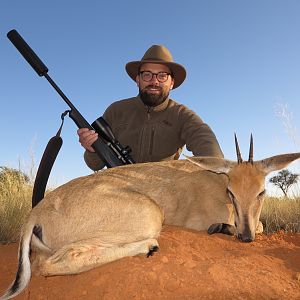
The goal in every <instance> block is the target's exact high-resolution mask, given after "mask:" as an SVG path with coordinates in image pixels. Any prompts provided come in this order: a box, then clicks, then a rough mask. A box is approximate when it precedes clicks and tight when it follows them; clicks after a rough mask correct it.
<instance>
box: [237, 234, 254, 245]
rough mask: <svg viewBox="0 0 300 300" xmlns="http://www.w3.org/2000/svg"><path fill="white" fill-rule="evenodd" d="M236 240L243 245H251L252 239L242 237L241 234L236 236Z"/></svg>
mask: <svg viewBox="0 0 300 300" xmlns="http://www.w3.org/2000/svg"><path fill="white" fill-rule="evenodd" d="M237 237H238V239H239V240H240V241H242V242H244V243H251V242H253V240H254V239H253V238H252V237H249V236H243V235H242V234H240V233H239V234H238V235H237Z"/></svg>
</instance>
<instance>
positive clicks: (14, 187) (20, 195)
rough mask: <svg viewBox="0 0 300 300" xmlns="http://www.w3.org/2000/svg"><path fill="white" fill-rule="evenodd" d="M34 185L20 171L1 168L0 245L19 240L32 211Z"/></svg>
mask: <svg viewBox="0 0 300 300" xmlns="http://www.w3.org/2000/svg"><path fill="white" fill-rule="evenodd" d="M31 196H32V185H31V183H30V180H29V177H28V176H27V175H26V174H24V173H23V172H22V171H20V170H16V169H12V168H8V167H0V243H8V242H13V241H16V240H18V238H19V234H20V229H21V226H22V224H23V223H24V222H25V220H26V217H27V216H28V214H29V212H30V210H31Z"/></svg>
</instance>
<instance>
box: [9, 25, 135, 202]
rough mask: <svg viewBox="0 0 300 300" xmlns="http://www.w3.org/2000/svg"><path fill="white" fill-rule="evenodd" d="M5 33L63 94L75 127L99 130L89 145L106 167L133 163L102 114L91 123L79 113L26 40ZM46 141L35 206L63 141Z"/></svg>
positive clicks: (15, 34)
mask: <svg viewBox="0 0 300 300" xmlns="http://www.w3.org/2000/svg"><path fill="white" fill-rule="evenodd" d="M7 37H8V38H9V40H10V41H11V42H12V43H13V45H14V46H15V47H16V48H17V50H18V51H19V52H20V53H21V54H22V56H23V57H24V58H25V60H26V61H27V62H28V63H29V64H30V65H31V67H32V68H33V69H34V70H35V71H36V73H37V74H38V75H39V76H41V77H42V76H44V77H45V78H46V79H47V80H48V81H49V83H50V84H51V85H52V87H53V88H54V89H55V90H56V91H57V92H58V94H59V95H60V96H61V97H62V98H63V100H64V101H65V102H66V104H67V105H68V106H69V107H70V110H68V111H67V113H68V114H69V117H70V118H71V119H72V120H73V121H74V122H75V124H76V125H77V127H78V128H88V129H93V130H95V131H96V132H97V133H98V134H99V138H98V139H97V140H96V141H95V142H94V143H93V144H92V147H93V149H94V150H95V152H96V153H97V154H98V156H99V157H100V158H101V159H102V161H103V162H104V163H105V165H106V166H107V167H108V168H111V167H116V166H121V165H126V164H133V163H134V160H133V159H132V157H131V156H130V152H131V149H130V148H129V147H128V146H127V147H123V146H122V145H121V144H120V143H119V142H118V140H117V139H116V138H115V136H114V134H113V132H112V130H111V128H110V126H109V124H108V123H107V122H106V121H105V120H104V119H103V118H102V117H100V118H98V119H97V120H95V121H94V122H93V123H92V125H90V124H89V123H88V122H87V121H86V120H85V118H84V117H83V116H82V115H81V114H80V112H79V111H78V110H77V109H76V107H75V106H74V105H73V104H72V102H71V101H70V100H69V99H68V98H67V96H66V95H65V94H64V93H63V92H62V90H61V89H60V88H59V87H58V86H57V85H56V83H55V82H54V81H53V80H52V79H51V77H50V76H49V75H48V74H47V73H48V68H47V67H46V65H45V64H44V63H43V62H42V61H41V59H40V58H39V57H38V56H37V55H36V54H35V52H34V51H33V50H32V49H31V48H30V46H29V45H28V44H27V43H26V42H25V40H24V39H23V38H22V37H21V35H20V34H19V33H18V32H17V31H16V30H15V29H13V30H11V31H9V32H8V33H7ZM62 119H63V117H62ZM53 138H55V137H53ZM53 138H52V139H53ZM59 138H60V137H59ZM60 139H61V138H60ZM50 142H51V140H50V141H49V143H50ZM49 143H48V145H47V147H46V150H45V152H44V155H43V158H42V160H41V163H40V166H39V170H38V173H37V177H36V180H35V185H34V191H33V199H32V203H33V206H35V205H36V204H37V203H38V202H39V201H40V200H41V199H42V198H43V197H44V191H45V188H46V184H47V180H48V177H49V174H50V171H51V168H52V166H53V164H54V161H55V159H56V156H57V154H58V151H59V149H60V147H61V144H62V141H61V140H59V141H57V140H55V141H54V144H55V146H53V145H51V144H50V146H49ZM48 148H49V149H48ZM35 188H36V189H35Z"/></svg>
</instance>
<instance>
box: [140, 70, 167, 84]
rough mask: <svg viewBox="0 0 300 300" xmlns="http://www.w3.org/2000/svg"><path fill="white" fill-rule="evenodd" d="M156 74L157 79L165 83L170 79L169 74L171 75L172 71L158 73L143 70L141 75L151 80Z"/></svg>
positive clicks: (144, 78)
mask: <svg viewBox="0 0 300 300" xmlns="http://www.w3.org/2000/svg"><path fill="white" fill-rule="evenodd" d="M154 75H155V76H156V79H157V80H158V81H159V82H161V83H163V82H166V81H167V80H168V76H169V75H171V74H170V73H167V72H158V73H152V72H150V71H141V72H140V76H141V77H142V79H143V80H144V81H146V82H149V81H151V80H152V79H153V76H154Z"/></svg>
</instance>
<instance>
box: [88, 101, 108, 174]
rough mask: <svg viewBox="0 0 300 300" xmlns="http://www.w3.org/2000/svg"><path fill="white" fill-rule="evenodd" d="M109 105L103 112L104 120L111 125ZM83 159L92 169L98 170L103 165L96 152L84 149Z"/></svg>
mask: <svg viewBox="0 0 300 300" xmlns="http://www.w3.org/2000/svg"><path fill="white" fill-rule="evenodd" d="M111 110H112V109H111V107H108V108H107V109H106V111H105V112H104V114H103V118H104V120H105V121H106V122H107V123H108V124H109V125H110V126H112V112H111ZM83 157H84V161H85V163H86V164H87V166H88V167H89V168H90V169H91V170H93V171H99V170H101V169H103V168H104V167H105V163H104V161H103V160H102V159H101V158H100V157H99V156H98V154H97V153H94V152H90V151H88V150H85V152H84V155H83Z"/></svg>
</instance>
